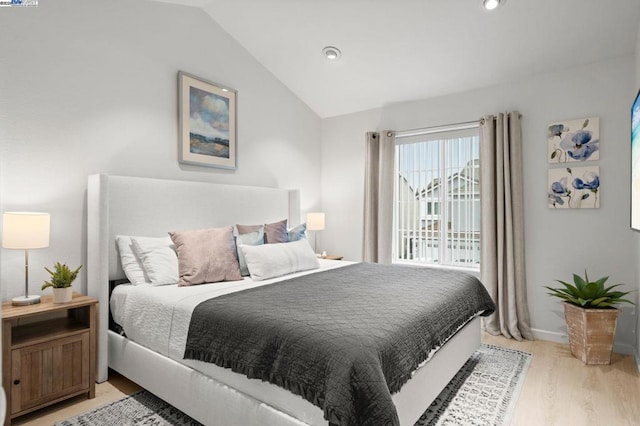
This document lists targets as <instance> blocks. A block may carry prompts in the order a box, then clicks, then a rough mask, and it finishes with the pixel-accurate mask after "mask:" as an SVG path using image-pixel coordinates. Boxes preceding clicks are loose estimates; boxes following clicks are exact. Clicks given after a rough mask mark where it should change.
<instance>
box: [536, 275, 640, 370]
mask: <svg viewBox="0 0 640 426" xmlns="http://www.w3.org/2000/svg"><path fill="white" fill-rule="evenodd" d="M608 279H609V277H602V278H600V279H598V280H596V281H589V277H588V275H587V271H586V270H585V271H584V278H582V277H581V276H579V275H576V274H573V284H569V283H567V282H565V281H561V280H556V281H557V282H559V283H560V284H562V285H563V287H560V288H552V287H547V286H545V288H546V289H547V290H549V291H550V293H548V294H549V295H551V296H554V297H558V298H560V299H562V301H563V304H564V317H565V320H566V322H567V332H568V334H569V345H570V346H571V353H572V354H573V356H575V357H576V358H578V359H580V360H582V362H584V363H585V364H610V363H611V352H612V350H613V340H614V337H615V334H616V325H617V322H618V315H619V314H620V310H619V309H617V308H616V305H618V304H620V303H630V304H632V305H633V304H634V303H633V302H632V301H630V300H627V299H624V296H626V295H627V294H629V293H630V292H628V291H627V292H624V291H618V290H614V289H615V288H616V287H619V286H621V285H622V284H616V285H612V286H609V287H605V285H604V284H605V282H606V281H607V280H608Z"/></svg>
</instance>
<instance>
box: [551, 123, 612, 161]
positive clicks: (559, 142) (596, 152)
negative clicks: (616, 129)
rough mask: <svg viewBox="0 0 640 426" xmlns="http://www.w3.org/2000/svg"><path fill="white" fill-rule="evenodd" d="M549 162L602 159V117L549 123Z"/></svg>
mask: <svg viewBox="0 0 640 426" xmlns="http://www.w3.org/2000/svg"><path fill="white" fill-rule="evenodd" d="M548 141H549V156H548V159H549V162H550V163H571V162H575V161H593V160H598V159H600V118H599V117H591V118H581V119H579V120H569V121H563V122H558V123H553V124H550V125H549V128H548Z"/></svg>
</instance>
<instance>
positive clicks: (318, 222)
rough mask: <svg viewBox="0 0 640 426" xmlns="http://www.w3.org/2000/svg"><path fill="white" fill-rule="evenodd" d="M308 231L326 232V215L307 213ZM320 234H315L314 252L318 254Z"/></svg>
mask: <svg viewBox="0 0 640 426" xmlns="http://www.w3.org/2000/svg"><path fill="white" fill-rule="evenodd" d="M307 230H308V231H322V230H324V213H307ZM317 243H318V234H314V238H313V251H314V252H316V253H318V247H317Z"/></svg>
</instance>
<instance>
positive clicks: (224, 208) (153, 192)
mask: <svg viewBox="0 0 640 426" xmlns="http://www.w3.org/2000/svg"><path fill="white" fill-rule="evenodd" d="M283 218H287V219H288V220H289V226H290V227H291V226H295V225H298V224H299V223H300V200H299V192H298V191H297V190H285V189H274V188H261V187H250V186H236V185H222V184H213V183H206V182H189V181H176V180H164V179H152V178H138V177H126V176H108V175H104V174H100V175H91V176H89V182H88V187H87V289H88V294H89V296H91V297H95V298H96V299H98V300H99V302H100V305H101V306H100V309H99V318H98V363H97V365H98V371H97V374H96V378H97V381H98V382H103V381H105V380H107V368H108V360H107V331H108V322H109V280H113V279H118V278H124V273H123V271H122V267H121V265H120V262H119V259H118V254H117V250H116V244H115V236H116V235H136V236H149V237H154V236H165V235H167V232H168V231H173V230H181V229H198V228H208V227H220V226H230V225H234V224H236V223H239V224H247V225H252V224H258V223H270V222H275V221H278V220H281V219H283Z"/></svg>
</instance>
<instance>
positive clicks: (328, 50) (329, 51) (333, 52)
mask: <svg viewBox="0 0 640 426" xmlns="http://www.w3.org/2000/svg"><path fill="white" fill-rule="evenodd" d="M322 54H323V55H324V56H325V57H326V58H327V59H328V60H330V61H335V60H338V59H339V58H340V55H342V52H340V49H338V48H337V47H333V46H327V47H325V48H324V49H322Z"/></svg>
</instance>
